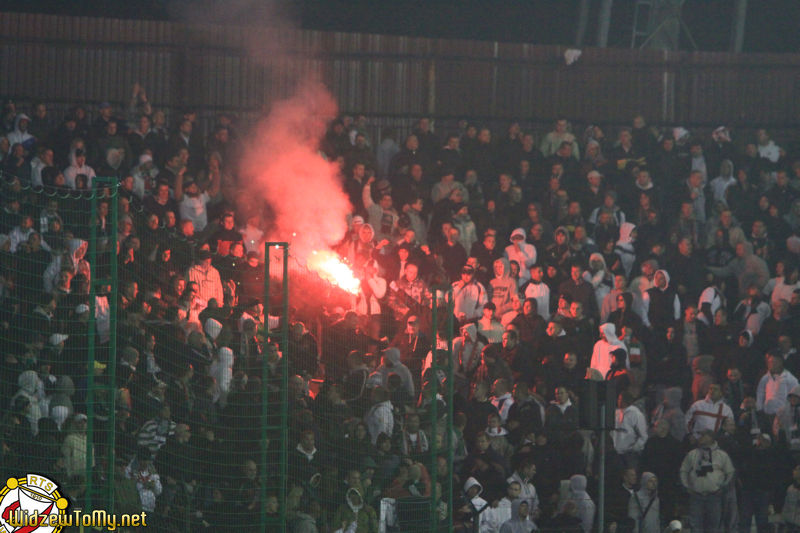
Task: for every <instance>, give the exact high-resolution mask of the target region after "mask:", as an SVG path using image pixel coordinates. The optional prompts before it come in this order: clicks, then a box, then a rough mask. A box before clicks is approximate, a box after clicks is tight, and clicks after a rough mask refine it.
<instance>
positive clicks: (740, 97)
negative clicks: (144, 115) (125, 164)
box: [0, 13, 800, 128]
mask: <svg viewBox="0 0 800 533" xmlns="http://www.w3.org/2000/svg"><path fill="white" fill-rule="evenodd" d="M563 52H564V48H562V47H555V46H532V45H524V44H502V43H500V44H497V43H491V42H482V41H461V40H442V39H424V38H409V37H398V36H384V35H367V34H346V33H325V32H316V31H301V30H290V29H275V28H252V27H250V28H247V27H245V28H241V27H232V26H225V27H223V26H210V25H208V26H204V25H194V24H183V23H170V22H158V21H142V20H115V19H95V18H86V17H61V16H48V15H38V14H18V13H0V95H4V96H8V97H11V98H14V99H15V100H18V101H20V102H22V103H25V102H29V101H31V100H34V99H43V100H45V101H47V102H49V103H50V104H51V107H53V108H54V109H60V108H61V107H62V106H66V104H67V103H74V102H80V103H83V104H85V105H87V106H93V105H94V104H96V103H97V102H100V101H102V100H111V101H113V102H116V103H117V104H118V105H122V104H123V103H124V102H125V101H126V99H127V98H128V97H129V93H130V89H131V86H132V85H133V83H134V82H137V81H139V82H141V83H143V84H145V85H146V87H147V89H148V94H149V97H150V100H151V101H152V102H153V103H154V104H155V105H156V106H159V107H162V108H165V109H167V110H168V111H169V110H171V109H172V110H174V109H176V108H179V107H181V106H187V105H188V106H193V107H195V108H196V109H198V110H199V111H200V115H201V117H203V118H204V119H205V120H211V118H212V117H213V116H214V114H215V113H216V112H219V111H223V110H224V111H228V112H236V113H238V114H239V115H240V116H244V117H247V116H252V115H253V114H254V113H255V112H257V110H259V109H261V108H262V107H263V106H264V105H269V103H270V102H272V101H275V100H277V99H280V98H284V97H286V96H287V95H289V94H291V92H292V90H293V87H294V86H295V84H296V82H297V80H300V79H304V78H307V77H309V76H315V77H316V78H317V79H320V80H322V81H323V82H324V83H325V84H326V85H327V86H328V87H329V88H330V89H331V91H332V92H333V94H334V95H335V96H336V98H337V100H338V101H339V105H340V108H341V109H342V110H344V111H347V112H361V113H365V114H367V115H368V116H370V118H371V120H370V122H371V123H372V124H374V125H380V126H378V127H383V126H399V127H401V128H406V127H407V126H408V124H409V121H410V118H409V117H414V116H419V115H422V114H432V115H433V116H435V117H438V119H439V123H440V124H442V123H447V124H454V123H455V120H456V119H457V118H458V117H470V118H474V119H477V120H481V121H484V122H486V123H488V124H490V125H494V126H497V125H499V124H502V123H505V122H507V121H508V119H511V118H516V119H520V120H521V121H523V122H524V123H525V124H527V125H540V126H541V125H543V124H547V123H549V122H550V121H552V119H553V118H554V117H555V116H556V115H566V116H568V117H572V118H575V119H578V120H580V122H586V123H588V122H600V123H605V124H620V123H629V121H630V118H631V116H632V115H633V114H635V113H643V114H644V115H645V116H646V117H648V118H649V119H650V121H651V122H663V123H681V124H686V125H697V126H713V125H718V124H721V123H725V124H728V125H741V126H752V125H754V124H756V123H758V124H764V125H766V126H770V127H774V128H782V127H788V126H790V125H793V124H794V123H795V122H796V121H797V119H798V115H799V114H800V108H798V105H799V104H797V103H796V100H797V99H796V98H795V95H796V94H797V89H798V86H799V85H800V76H799V75H798V72H800V71H799V70H798V66H800V55H749V56H734V55H730V54H722V53H685V52H678V53H663V52H653V51H638V50H623V49H586V50H584V51H583V56H582V57H581V58H580V59H579V61H578V62H577V63H575V64H574V65H572V66H566V65H565V63H564V60H563Z"/></svg>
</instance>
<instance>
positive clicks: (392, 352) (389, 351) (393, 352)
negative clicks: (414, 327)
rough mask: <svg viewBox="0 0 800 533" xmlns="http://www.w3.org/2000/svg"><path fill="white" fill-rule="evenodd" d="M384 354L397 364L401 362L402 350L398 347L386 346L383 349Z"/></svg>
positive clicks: (387, 358)
mask: <svg viewBox="0 0 800 533" xmlns="http://www.w3.org/2000/svg"><path fill="white" fill-rule="evenodd" d="M383 356H384V357H385V358H386V360H387V361H390V362H391V363H392V364H393V365H395V366H397V365H399V364H400V350H398V349H397V348H386V349H385V350H384V351H383Z"/></svg>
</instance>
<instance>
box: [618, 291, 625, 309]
mask: <svg viewBox="0 0 800 533" xmlns="http://www.w3.org/2000/svg"><path fill="white" fill-rule="evenodd" d="M617 307H618V308H619V309H621V310H623V311H624V310H625V309H626V305H625V298H623V297H622V295H621V294H620V295H619V296H617Z"/></svg>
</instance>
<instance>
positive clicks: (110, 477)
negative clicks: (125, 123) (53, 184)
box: [93, 178, 119, 512]
mask: <svg viewBox="0 0 800 533" xmlns="http://www.w3.org/2000/svg"><path fill="white" fill-rule="evenodd" d="M101 183H102V182H101ZM107 183H108V184H109V186H110V187H111V191H112V193H111V199H110V200H111V201H110V203H109V208H110V209H111V232H110V233H111V235H110V236H109V246H108V251H107V252H106V254H107V255H108V256H109V257H110V259H111V263H110V267H111V287H112V290H111V292H110V295H109V301H108V314H109V322H110V324H111V329H110V331H109V340H108V381H109V383H108V394H109V398H108V404H109V405H108V435H107V440H106V446H107V449H106V460H107V461H108V464H107V465H106V466H107V468H108V471H107V472H108V473H107V475H106V479H107V483H108V506H109V508H108V511H109V512H114V476H115V474H116V470H115V469H114V461H115V459H114V458H115V453H114V452H115V448H116V435H117V433H116V428H115V427H114V426H116V423H117V422H116V420H117V418H116V408H117V394H116V392H117V385H116V382H117V298H116V295H117V292H118V288H119V279H118V273H117V257H116V251H117V225H118V223H119V202H118V195H117V190H118V187H119V183H117V182H116V180H114V179H113V178H109V179H108V182H107ZM93 366H94V365H93Z"/></svg>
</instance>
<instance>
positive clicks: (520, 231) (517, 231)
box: [508, 228, 525, 244]
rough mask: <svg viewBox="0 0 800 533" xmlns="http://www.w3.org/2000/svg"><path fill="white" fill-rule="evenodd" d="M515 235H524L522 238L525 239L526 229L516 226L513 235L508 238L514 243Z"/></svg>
mask: <svg viewBox="0 0 800 533" xmlns="http://www.w3.org/2000/svg"><path fill="white" fill-rule="evenodd" d="M515 236H519V237H522V239H523V240H525V230H524V229H522V228H516V229H515V230H514V231H512V232H511V236H510V237H509V238H508V240H509V241H510V242H511V243H512V244H513V243H514V237H515Z"/></svg>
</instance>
